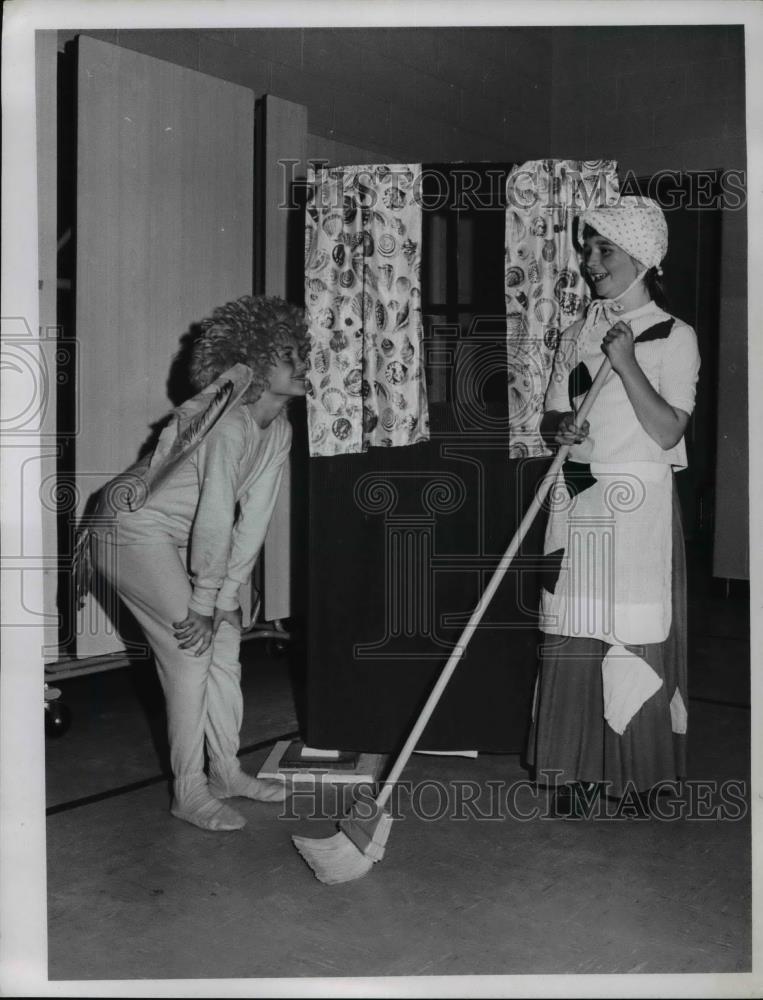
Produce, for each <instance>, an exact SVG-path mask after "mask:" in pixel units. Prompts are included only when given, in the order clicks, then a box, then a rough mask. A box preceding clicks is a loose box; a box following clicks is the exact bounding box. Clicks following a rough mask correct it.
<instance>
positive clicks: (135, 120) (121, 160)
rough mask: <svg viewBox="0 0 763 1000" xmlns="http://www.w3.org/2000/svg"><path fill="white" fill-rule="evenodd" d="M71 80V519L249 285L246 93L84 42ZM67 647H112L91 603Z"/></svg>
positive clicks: (175, 394)
mask: <svg viewBox="0 0 763 1000" xmlns="http://www.w3.org/2000/svg"><path fill="white" fill-rule="evenodd" d="M77 88H78V93H77V213H76V218H77V225H76V239H77V279H76V339H77V353H78V360H77V369H78V373H77V392H76V398H77V406H78V413H79V422H80V427H79V433H78V436H77V439H76V448H75V452H76V459H75V466H76V469H75V471H76V478H77V486H78V489H79V492H80V497H79V509H78V511H77V513H78V514H81V512H82V510H83V509H84V506H85V503H86V501H87V498H88V496H90V495H91V494H92V493H93V492H94V491H95V490H97V489H98V488H99V487H100V486H102V485H103V484H104V483H105V482H106V481H107V480H108V479H109V478H110V477H111V476H112V475H114V474H115V473H116V472H118V471H121V470H122V469H123V468H124V467H126V466H127V465H129V464H130V463H131V462H132V461H134V459H135V458H136V456H137V455H138V453H139V451H140V450H141V447H142V446H144V445H145V444H146V443H147V442H148V441H149V440H150V438H151V435H152V430H153V426H154V425H155V424H156V422H157V421H161V420H162V418H163V417H164V416H165V415H166V414H167V413H168V412H169V410H170V409H172V407H173V405H175V404H176V403H178V402H180V398H182V395H183V391H184V386H183V385H182V384H181V383H179V382H177V381H176V379H175V376H174V373H173V370H172V365H173V359H174V358H175V356H176V355H177V353H178V351H179V349H180V348H181V346H182V343H181V341H182V338H183V337H184V335H185V334H187V333H188V332H189V331H190V330H191V328H192V327H193V325H194V324H195V323H198V322H199V321H200V320H201V319H203V318H204V317H205V316H207V315H208V314H209V313H210V312H211V311H212V309H213V308H214V307H215V306H217V305H220V304H222V303H224V302H226V301H228V300H229V299H232V298H236V297H238V296H240V295H244V294H247V293H250V292H251V290H252V228H253V207H252V201H253V199H252V192H253V136H254V94H253V93H252V91H251V90H249V89H247V88H245V87H239V86H237V85H235V84H232V83H227V82H224V81H222V80H218V79H216V78H214V77H210V76H207V75H205V74H202V73H197V72H195V71H193V70H189V69H184V68H181V67H179V66H175V65H172V64H171V63H167V62H163V61H161V60H158V59H154V58H151V57H149V56H145V55H141V54H139V53H137V52H131V51H128V50H127V49H122V48H119V47H118V46H115V45H110V44H108V43H106V42H100V41H96V40H94V39H91V38H87V37H81V38H80V40H79V58H78V80H77ZM76 646H77V648H76V652H77V655H78V656H95V655H102V654H105V653H110V652H116V651H118V650H120V649H122V648H123V647H122V644H121V642H120V640H119V638H118V637H117V636H116V635H115V634H114V633H113V629H112V628H111V626H110V625H109V624H108V622H107V620H106V618H105V616H104V615H103V614H102V613H101V612H99V611H98V610H97V609H96V607H95V606H94V605H93V604H92V603H91V604H90V605H88V606H87V607H86V608H85V609H84V610H83V612H82V613H81V615H80V616H79V621H78V635H77V644H76Z"/></svg>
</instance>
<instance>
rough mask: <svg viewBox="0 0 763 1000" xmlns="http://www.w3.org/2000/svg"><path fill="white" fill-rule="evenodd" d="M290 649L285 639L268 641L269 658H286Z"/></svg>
mask: <svg viewBox="0 0 763 1000" xmlns="http://www.w3.org/2000/svg"><path fill="white" fill-rule="evenodd" d="M288 649H289V643H288V642H286V641H285V640H284V639H268V645H267V652H268V656H272V657H274V658H276V659H278V658H280V657H282V656H284V655H285V654H286V652H287V650H288Z"/></svg>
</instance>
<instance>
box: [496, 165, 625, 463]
mask: <svg viewBox="0 0 763 1000" xmlns="http://www.w3.org/2000/svg"><path fill="white" fill-rule="evenodd" d="M616 170H617V164H616V162H615V161H614V160H583V161H578V160H531V161H529V162H528V163H524V164H522V166H518V167H514V168H513V169H512V171H511V173H510V174H509V177H508V180H507V187H506V194H507V200H506V329H507V346H508V379H509V456H510V457H511V458H520V457H522V456H525V455H532V456H535V455H546V454H548V449H547V448H546V446H545V445H544V443H543V440H542V439H541V436H540V431H539V425H540V421H541V417H542V415H543V398H544V396H545V393H546V387H547V385H548V380H549V377H550V374H551V365H552V362H553V359H554V351H555V350H556V345H557V344H558V343H559V338H560V336H561V334H562V332H563V331H564V330H565V329H566V328H567V327H568V326H569V325H570V324H571V323H574V322H575V320H576V319H578V318H579V317H581V316H582V315H583V313H584V312H585V308H586V306H587V304H588V290H587V286H586V284H585V281H584V279H583V276H582V273H581V267H580V258H579V256H578V251H577V250H576V249H575V245H574V243H573V222H574V218H575V211H576V210H578V209H582V208H585V207H586V206H590V205H592V204H605V203H606V204H610V203H612V202H613V201H616V199H617V192H618V189H619V185H618V180H617V174H616Z"/></svg>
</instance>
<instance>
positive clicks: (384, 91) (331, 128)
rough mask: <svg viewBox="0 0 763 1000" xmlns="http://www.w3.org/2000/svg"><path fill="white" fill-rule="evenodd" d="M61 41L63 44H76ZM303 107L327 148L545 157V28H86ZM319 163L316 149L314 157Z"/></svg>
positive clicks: (422, 155) (63, 35)
mask: <svg viewBox="0 0 763 1000" xmlns="http://www.w3.org/2000/svg"><path fill="white" fill-rule="evenodd" d="M75 34H76V32H74V31H61V32H59V47H62V46H63V45H64V44H65V43H66V42H67V41H69V40H70V39H71V38H73V37H74V35H75ZM88 34H89V35H92V36H93V37H96V38H102V39H103V40H104V41H109V42H113V43H114V44H118V45H122V46H125V47H126V48H131V49H135V50H137V51H139V52H143V53H145V54H146V55H153V56H156V57H157V58H160V59H167V60H168V61H170V62H174V63H178V64H179V65H182V66H187V67H190V68H192V69H198V70H200V71H201V72H204V73H210V74H211V75H213V76H219V77H221V78H222V79H226V80H230V81H232V82H234V83H239V84H242V85H244V86H247V87H251V89H252V90H254V91H255V93H256V94H257V95H258V96H259V95H261V94H264V93H270V94H274V95H275V96H277V97H282V98H285V99H286V100H289V101H294V102H296V103H298V104H304V105H305V106H306V107H307V109H308V131H309V132H310V134H311V135H314V136H316V137H318V138H320V139H322V140H325V141H330V142H335V143H339V144H342V145H343V146H345V147H350V148H353V147H354V148H360V149H363V150H366V151H369V152H373V153H374V154H375V155H377V156H380V157H389V158H393V159H396V160H403V161H410V162H418V161H428V162H436V161H444V162H451V161H457V160H498V161H507V160H508V161H512V160H519V159H531V158H534V157H539V156H546V155H548V149H549V124H550V117H549V109H550V95H551V59H550V56H551V48H550V39H551V34H550V29H548V28H523V29H512V28H501V29H495V28H414V29H408V28H373V29H368V28H340V29H339V28H305V29H302V28H278V29H252V28H249V29H240V30H239V29H236V30H233V29H230V30H217V31H215V30H166V31H135V30H122V29H119V30H108V31H88ZM310 155H312V152H311V153H310Z"/></svg>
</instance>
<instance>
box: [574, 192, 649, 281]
mask: <svg viewBox="0 0 763 1000" xmlns="http://www.w3.org/2000/svg"><path fill="white" fill-rule="evenodd" d="M586 224H587V225H589V226H590V227H591V228H592V229H595V230H596V232H597V233H598V234H599V235H600V236H604V237H606V239H608V240H612V242H613V243H616V244H617V246H619V247H620V249H621V250H624V251H625V252H626V253H627V254H628V255H629V256H630V257H633V258H634V259H635V260H637V261H638V262H639V263H640V264H642V265H643V266H644V267H646V268H649V267H656V268H658V269H659V267H660V264H661V263H662V260H663V258H664V256H665V254H666V253H667V252H668V225H667V223H666V222H665V216H664V215H663V213H662V209H661V208H660V206H659V205H658V204H657V202H655V201H652V200H651V198H637V197H634V196H631V195H624V196H623V197H622V198H621V199H620V200H619V201H618V202H617V204H616V205H606V206H602V207H601V208H589V209H586V210H585V211H583V212H581V213H580V215H579V216H578V239H579V240H580V242H581V245H582V236H583V227H584V226H585V225H586Z"/></svg>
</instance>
